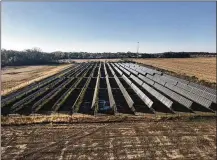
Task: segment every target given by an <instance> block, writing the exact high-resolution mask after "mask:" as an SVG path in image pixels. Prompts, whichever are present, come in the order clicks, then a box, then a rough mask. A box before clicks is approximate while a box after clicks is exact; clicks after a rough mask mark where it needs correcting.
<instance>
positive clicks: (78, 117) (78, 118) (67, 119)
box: [1, 113, 215, 125]
mask: <svg viewBox="0 0 217 160" xmlns="http://www.w3.org/2000/svg"><path fill="white" fill-rule="evenodd" d="M195 117H196V118H198V117H201V118H203V117H205V118H207V117H208V118H210V117H215V113H201V114H199V115H198V114H197V115H194V114H175V115H166V114H156V115H151V114H150V115H149V114H146V115H143V116H134V115H118V116H117V115H115V116H114V115H109V116H93V115H86V114H73V115H67V114H51V115H29V116H24V115H11V116H1V125H26V124H40V123H41V124H43V123H111V122H132V121H146V122H150V121H154V122H157V121H159V122H160V121H168V120H169V121H183V120H184V121H186V120H190V119H194V118H195Z"/></svg>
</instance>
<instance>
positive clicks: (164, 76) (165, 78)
mask: <svg viewBox="0 0 217 160" xmlns="http://www.w3.org/2000/svg"><path fill="white" fill-rule="evenodd" d="M122 65H125V64H122ZM126 66H128V67H130V68H133V69H136V70H140V73H142V74H150V73H148V72H145V70H146V68H147V67H142V66H139V65H135V64H133V65H129V63H128V65H126ZM141 68H144V69H143V72H141ZM157 72H158V71H156V73H157ZM151 75H153V76H155V77H161V83H163V82H162V81H164V83H166V82H167V83H171V84H174V85H179V86H182V87H185V88H183V89H188V91H189V92H190V91H192V92H193V93H196V94H197V92H198V95H200V96H203V95H201V94H204V95H207V94H206V93H209V94H208V96H211V95H214V98H212V99H211V100H213V99H215V100H216V90H215V89H211V88H208V87H205V86H202V85H198V84H195V83H193V82H189V81H186V80H184V79H180V78H177V77H174V76H170V75H167V74H162V75H161V76H160V75H159V74H151ZM208 96H206V97H208ZM206 97H205V98H206Z"/></svg>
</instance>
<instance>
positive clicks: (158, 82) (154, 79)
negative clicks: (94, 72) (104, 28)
mask: <svg viewBox="0 0 217 160" xmlns="http://www.w3.org/2000/svg"><path fill="white" fill-rule="evenodd" d="M117 66H118V67H119V68H120V69H122V68H124V69H125V70H127V71H130V70H132V69H133V70H135V71H136V72H138V73H135V72H134V73H133V72H131V74H134V75H136V76H137V77H139V78H140V79H141V80H143V82H141V80H138V78H137V79H136V80H135V81H136V82H137V83H138V84H139V85H141V86H142V83H145V82H146V83H147V84H149V85H151V86H152V87H154V88H155V89H157V90H159V91H160V92H162V93H164V94H165V95H167V96H168V97H169V98H171V99H172V100H175V101H176V102H178V103H180V104H181V105H184V106H185V107H187V108H189V109H190V108H191V106H192V103H193V102H192V101H194V102H195V103H197V104H199V105H201V106H204V107H206V108H208V109H210V108H211V106H212V105H215V104H213V103H216V95H214V94H211V93H208V92H206V90H203V91H202V94H201V90H199V89H197V88H193V89H192V90H191V91H187V90H185V89H183V88H181V87H180V86H181V85H183V83H182V82H184V81H185V80H183V81H182V82H176V83H171V82H170V81H166V78H165V79H164V78H163V77H166V76H164V75H163V76H161V75H159V74H153V75H151V74H149V73H147V72H145V71H144V70H142V69H141V67H140V66H139V67H137V66H136V65H135V64H132V65H131V64H129V63H128V64H127V65H125V63H122V64H120V63H119V64H117ZM125 70H122V71H123V72H124V73H125V74H126V75H129V74H128V73H127V72H126V71H125ZM119 72H120V71H119ZM134 79H135V78H134ZM173 81H174V80H173ZM191 100H192V101H191Z"/></svg>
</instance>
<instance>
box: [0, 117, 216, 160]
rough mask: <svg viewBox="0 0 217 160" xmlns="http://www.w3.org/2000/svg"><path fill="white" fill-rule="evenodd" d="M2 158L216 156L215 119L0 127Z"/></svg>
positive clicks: (182, 157) (208, 157)
mask: <svg viewBox="0 0 217 160" xmlns="http://www.w3.org/2000/svg"><path fill="white" fill-rule="evenodd" d="M1 129H2V131H1V133H2V136H1V141H2V142H1V153H2V155H1V158H2V159H5V160H6V159H31V160H32V159H37V160H39V159H43V160H44V159H46V160H49V159H50V160H55V159H58V160H61V159H73V160H75V159H82V160H83V159H85V160H86V159H93V160H98V159H99V160H101V159H110V160H111V159H113V160H114V159H124V160H126V159H136V160H137V159H150V160H153V159H159V160H163V159H204V160H214V159H216V121H215V119H207V120H202V121H201V120H194V121H164V122H147V121H141V122H118V123H117V122H114V123H76V124H38V125H21V126H2V127H1Z"/></svg>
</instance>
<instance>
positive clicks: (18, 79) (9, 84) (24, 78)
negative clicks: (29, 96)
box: [1, 65, 69, 95]
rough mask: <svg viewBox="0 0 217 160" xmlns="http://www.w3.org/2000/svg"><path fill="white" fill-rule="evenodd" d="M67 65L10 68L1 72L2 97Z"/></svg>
mask: <svg viewBox="0 0 217 160" xmlns="http://www.w3.org/2000/svg"><path fill="white" fill-rule="evenodd" d="M67 67H69V65H51V66H49V65H42V66H16V67H15V66H14V67H13V66H11V67H4V68H2V70H1V93H2V95H4V94H7V93H10V92H12V91H13V90H16V89H18V88H22V87H25V86H27V85H29V84H31V83H32V82H35V81H39V80H41V79H43V78H46V77H48V76H51V75H53V74H55V73H57V72H60V71H61V70H63V69H65V68H67Z"/></svg>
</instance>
